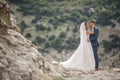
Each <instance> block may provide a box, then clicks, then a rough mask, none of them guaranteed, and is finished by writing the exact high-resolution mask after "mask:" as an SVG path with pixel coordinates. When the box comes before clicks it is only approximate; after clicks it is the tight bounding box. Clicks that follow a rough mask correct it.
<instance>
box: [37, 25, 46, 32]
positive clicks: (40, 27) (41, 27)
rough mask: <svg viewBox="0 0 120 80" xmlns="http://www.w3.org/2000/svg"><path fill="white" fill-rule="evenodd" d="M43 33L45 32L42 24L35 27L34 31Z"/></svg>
mask: <svg viewBox="0 0 120 80" xmlns="http://www.w3.org/2000/svg"><path fill="white" fill-rule="evenodd" d="M39 30H40V31H45V30H46V27H45V26H44V25H42V24H40V25H36V31H39Z"/></svg>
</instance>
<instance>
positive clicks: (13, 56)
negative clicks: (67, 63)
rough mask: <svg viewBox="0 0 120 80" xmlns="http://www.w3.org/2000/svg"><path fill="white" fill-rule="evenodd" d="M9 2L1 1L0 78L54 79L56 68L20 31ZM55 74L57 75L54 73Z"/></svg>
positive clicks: (8, 79) (18, 79)
mask: <svg viewBox="0 0 120 80" xmlns="http://www.w3.org/2000/svg"><path fill="white" fill-rule="evenodd" d="M7 5H8V4H7V3H5V2H0V8H1V9H0V80H53V79H54V78H55V75H57V76H58V77H60V76H61V75H60V74H59V73H58V72H56V70H55V69H56V68H55V67H54V66H53V65H52V64H50V62H49V61H48V60H47V59H45V58H44V57H43V56H42V55H41V53H39V52H38V51H37V49H36V47H35V46H34V45H33V44H32V43H31V42H30V41H28V40H27V39H25V38H24V37H23V36H22V35H21V34H20V33H19V32H17V31H15V30H14V28H13V27H16V23H15V20H14V19H13V16H14V15H12V16H10V15H11V13H10V9H9V7H7ZM54 74H55V75H54Z"/></svg>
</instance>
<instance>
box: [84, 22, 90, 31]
mask: <svg viewBox="0 0 120 80" xmlns="http://www.w3.org/2000/svg"><path fill="white" fill-rule="evenodd" d="M89 28H90V22H89V21H86V22H85V29H86V30H88V29H89Z"/></svg>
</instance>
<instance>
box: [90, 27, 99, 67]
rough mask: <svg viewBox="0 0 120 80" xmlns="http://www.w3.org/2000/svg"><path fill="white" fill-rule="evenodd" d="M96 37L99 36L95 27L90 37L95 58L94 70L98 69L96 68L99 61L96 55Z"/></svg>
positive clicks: (97, 44)
mask: <svg viewBox="0 0 120 80" xmlns="http://www.w3.org/2000/svg"><path fill="white" fill-rule="evenodd" d="M98 35H99V30H98V28H97V27H94V34H91V35H90V41H91V44H92V48H93V52H94V57H95V68H98V66H99V59H98V54H97V52H98V46H99V43H98V41H97V38H98Z"/></svg>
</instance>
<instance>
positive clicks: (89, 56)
mask: <svg viewBox="0 0 120 80" xmlns="http://www.w3.org/2000/svg"><path fill="white" fill-rule="evenodd" d="M90 34H94V28H93V27H90V25H89V22H83V23H82V24H81V26H80V39H81V40H80V45H79V46H78V48H77V49H76V51H75V52H74V54H73V55H72V56H71V57H70V58H69V59H68V60H67V61H64V62H60V65H62V66H63V67H64V68H66V69H76V70H83V71H93V70H95V59H94V54H93V50H92V46H91V42H90V40H89V35H90Z"/></svg>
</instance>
